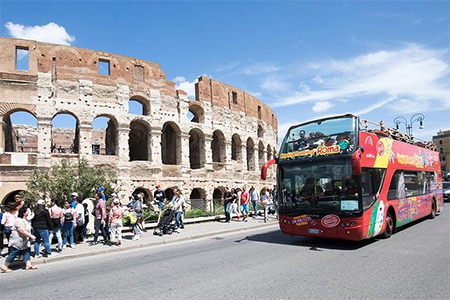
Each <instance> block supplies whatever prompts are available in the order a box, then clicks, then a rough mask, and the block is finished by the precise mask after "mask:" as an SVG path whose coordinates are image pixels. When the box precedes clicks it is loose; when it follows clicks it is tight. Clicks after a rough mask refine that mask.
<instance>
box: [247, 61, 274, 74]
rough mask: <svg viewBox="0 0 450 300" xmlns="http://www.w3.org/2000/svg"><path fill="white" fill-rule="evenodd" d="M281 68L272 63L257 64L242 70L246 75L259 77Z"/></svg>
mask: <svg viewBox="0 0 450 300" xmlns="http://www.w3.org/2000/svg"><path fill="white" fill-rule="evenodd" d="M279 69H280V68H279V67H278V66H276V65H274V64H272V63H255V64H252V65H249V66H246V67H244V68H243V69H242V72H243V73H244V74H245V75H259V74H264V73H272V72H276V71H278V70H279Z"/></svg>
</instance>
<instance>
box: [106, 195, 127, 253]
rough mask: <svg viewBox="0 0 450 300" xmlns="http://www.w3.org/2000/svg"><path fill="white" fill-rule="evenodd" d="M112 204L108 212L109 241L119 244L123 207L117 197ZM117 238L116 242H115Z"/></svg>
mask: <svg viewBox="0 0 450 300" xmlns="http://www.w3.org/2000/svg"><path fill="white" fill-rule="evenodd" d="M113 204H114V205H113V206H111V211H110V212H109V219H108V222H109V228H110V230H111V243H112V244H113V245H114V244H115V245H117V246H120V245H121V243H122V217H123V209H122V205H121V204H120V200H119V199H118V198H114V200H113ZM116 240H117V242H116Z"/></svg>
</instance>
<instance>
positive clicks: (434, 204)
mask: <svg viewBox="0 0 450 300" xmlns="http://www.w3.org/2000/svg"><path fill="white" fill-rule="evenodd" d="M428 217H429V218H430V219H434V218H436V202H435V201H434V200H433V202H431V213H430V214H429V215H428Z"/></svg>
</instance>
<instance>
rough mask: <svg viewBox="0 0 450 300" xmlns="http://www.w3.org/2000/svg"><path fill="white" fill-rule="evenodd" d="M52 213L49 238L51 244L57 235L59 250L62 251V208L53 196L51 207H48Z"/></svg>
mask: <svg viewBox="0 0 450 300" xmlns="http://www.w3.org/2000/svg"><path fill="white" fill-rule="evenodd" d="M48 211H49V213H50V220H51V222H52V228H51V230H50V235H49V240H50V244H51V243H52V240H53V235H55V236H56V239H57V240H58V248H57V251H58V252H61V251H62V236H61V219H62V208H61V207H59V206H58V204H57V200H56V199H55V198H52V199H51V200H50V208H49V209H48Z"/></svg>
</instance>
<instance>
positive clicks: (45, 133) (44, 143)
mask: <svg viewBox="0 0 450 300" xmlns="http://www.w3.org/2000/svg"><path fill="white" fill-rule="evenodd" d="M37 127H38V153H41V154H50V153H51V149H52V119H51V118H48V117H40V118H38V120H37Z"/></svg>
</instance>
